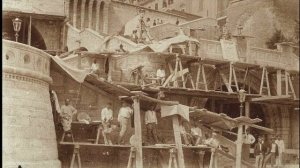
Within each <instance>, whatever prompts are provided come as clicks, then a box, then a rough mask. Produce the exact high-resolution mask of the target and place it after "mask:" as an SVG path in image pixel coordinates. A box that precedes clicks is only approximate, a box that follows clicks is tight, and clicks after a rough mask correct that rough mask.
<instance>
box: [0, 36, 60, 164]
mask: <svg viewBox="0 0 300 168" xmlns="http://www.w3.org/2000/svg"><path fill="white" fill-rule="evenodd" d="M3 47H4V48H3V53H2V60H3V74H2V75H3V77H2V81H3V97H2V98H3V101H4V104H3V107H2V110H3V153H2V154H3V160H4V162H3V166H4V167H7V168H15V167H18V165H21V166H22V167H32V168H41V167H45V168H58V167H60V162H59V160H58V153H57V143H56V135H55V129H54V123H53V116H52V109H51V105H50V95H49V84H50V83H51V82H52V79H51V78H50V77H49V75H50V57H49V55H48V54H46V53H44V52H42V51H40V50H37V49H35V48H33V47H29V46H26V45H23V44H20V43H15V42H9V41H4V46H3Z"/></svg>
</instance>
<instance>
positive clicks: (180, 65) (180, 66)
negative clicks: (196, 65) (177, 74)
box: [179, 59, 186, 88]
mask: <svg viewBox="0 0 300 168" xmlns="http://www.w3.org/2000/svg"><path fill="white" fill-rule="evenodd" d="M179 69H180V71H183V67H182V63H181V60H180V59H179ZM181 80H182V82H183V83H182V87H183V88H186V87H185V79H184V75H182V76H181Z"/></svg>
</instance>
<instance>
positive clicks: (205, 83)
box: [201, 65, 208, 91]
mask: <svg viewBox="0 0 300 168" xmlns="http://www.w3.org/2000/svg"><path fill="white" fill-rule="evenodd" d="M201 72H202V78H203V83H204V88H205V90H206V91H208V88H207V82H206V75H205V70H204V66H203V65H202V66H201Z"/></svg>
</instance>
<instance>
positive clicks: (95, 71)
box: [90, 59, 99, 76]
mask: <svg viewBox="0 0 300 168" xmlns="http://www.w3.org/2000/svg"><path fill="white" fill-rule="evenodd" d="M98 71H99V66H98V64H97V60H96V59H94V62H93V63H92V66H91V71H90V73H91V74H96V75H97V76H98V74H99V72H98Z"/></svg>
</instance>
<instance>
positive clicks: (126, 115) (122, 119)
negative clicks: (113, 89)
mask: <svg viewBox="0 0 300 168" xmlns="http://www.w3.org/2000/svg"><path fill="white" fill-rule="evenodd" d="M132 114H133V110H132V109H131V108H130V107H129V106H128V104H127V103H126V102H123V103H122V107H121V108H120V111H119V115H118V122H119V123H120V126H121V131H120V134H119V138H118V144H119V145H120V144H124V136H125V134H126V132H127V130H128V127H129V123H130V117H131V115H132Z"/></svg>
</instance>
